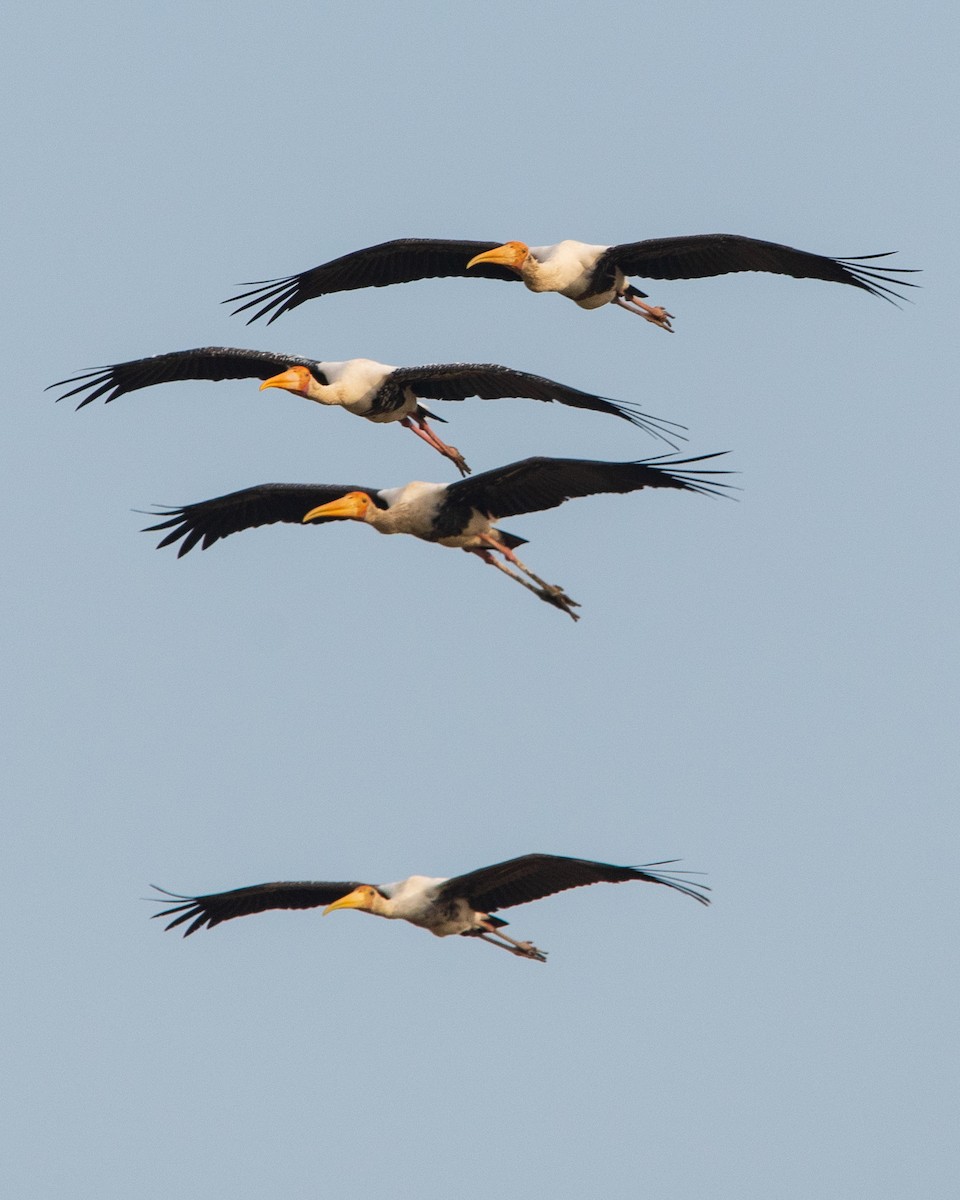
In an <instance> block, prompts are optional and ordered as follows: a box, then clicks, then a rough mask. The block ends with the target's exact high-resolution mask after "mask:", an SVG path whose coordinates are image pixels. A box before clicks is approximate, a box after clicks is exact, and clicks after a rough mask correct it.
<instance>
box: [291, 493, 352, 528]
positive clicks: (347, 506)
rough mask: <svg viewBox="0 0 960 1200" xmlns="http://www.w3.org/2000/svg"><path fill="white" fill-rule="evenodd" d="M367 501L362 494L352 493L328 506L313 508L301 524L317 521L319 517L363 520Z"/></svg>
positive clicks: (332, 501) (331, 502) (302, 519)
mask: <svg viewBox="0 0 960 1200" xmlns="http://www.w3.org/2000/svg"><path fill="white" fill-rule="evenodd" d="M366 499H367V498H366V496H363V495H362V493H361V495H357V493H356V492H351V493H350V494H349V495H347V496H341V497H340V499H339V500H331V501H330V502H329V503H328V504H321V505H319V506H318V507H317V508H311V509H310V511H309V512H308V513H307V515H306V516H305V517H302V518H301V521H300V523H301V524H302V525H305V524H306V523H307V522H308V521H315V520H316V519H317V517H347V518H352V519H353V520H355V521H357V520H362V518H363V514H364V513H365V512H366V509H367V505H366V503H365V501H366Z"/></svg>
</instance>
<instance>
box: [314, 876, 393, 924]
mask: <svg viewBox="0 0 960 1200" xmlns="http://www.w3.org/2000/svg"><path fill="white" fill-rule="evenodd" d="M383 900H384V897H383V896H381V895H380V893H379V892H378V891H377V889H376V888H375V887H371V886H370V884H368V883H364V884H361V885H360V887H358V888H354V889H353V891H352V892H348V893H347V895H346V896H341V897H340V899H339V900H334V902H333V903H332V904H328V905H327V907H326V908H325V909H324V910H323V915H324V916H326V915H327V913H331V912H334V911H335V910H336V909H338V908H359V909H360V911H361V912H368V913H378V912H379V910H380V908H381V907H382V905H383Z"/></svg>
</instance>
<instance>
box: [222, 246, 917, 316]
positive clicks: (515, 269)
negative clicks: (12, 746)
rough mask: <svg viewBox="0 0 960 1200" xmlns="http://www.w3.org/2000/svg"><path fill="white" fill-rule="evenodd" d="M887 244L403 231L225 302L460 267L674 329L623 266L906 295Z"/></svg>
mask: <svg viewBox="0 0 960 1200" xmlns="http://www.w3.org/2000/svg"><path fill="white" fill-rule="evenodd" d="M892 253H894V251H887V252H886V253H884V254H865V255H861V256H859V257H852V258H851V257H843V258H830V257H828V256H826V255H823V254H811V253H809V252H808V251H806V250H794V249H793V247H791V246H781V245H779V244H778V243H777V242H763V241H759V240H758V239H757V238H748V237H741V236H739V235H738V234H733V233H701V234H695V235H693V236H690V237H670V238H650V239H648V240H646V241H643V242H625V243H624V244H623V245H620V246H592V245H588V244H587V243H586V242H575V241H569V240H568V241H563V242H558V243H557V244H556V245H555V246H528V245H527V244H526V243H525V242H467V241H448V240H446V239H444V238H399V239H397V240H396V241H391V242H381V243H380V245H378V246H368V247H366V249H364V250H355V251H354V252H353V253H352V254H345V255H343V257H342V258H335V259H333V260H332V261H331V262H328V263H323V264H321V265H320V266H319V267H313V268H312V269H311V270H309V271H303V272H301V273H300V274H299V275H288V276H286V277H285V278H280V279H265V280H261V281H259V282H257V283H252V284H249V285H247V286H249V287H250V288H251V290H250V291H247V292H240V293H239V294H238V295H236V296H231V297H230V298H229V299H227V300H225V301H224V304H237V303H238V301H242V303H240V304H239V305H238V307H237V308H235V309H233V312H234V314H236V313H242V312H247V311H248V310H249V309H254V310H255V311H254V312H253V314H252V315H251V316H250V317H249V319H248V322H247V323H248V324H249V323H250V322H253V321H257V320H259V319H260V317H264V316H267V315H268V314H269V317H270V321H275V320H276V319H277V317H279V316H280V315H281V314H282V313H285V312H289V311H290V310H291V309H293V308H296V307H297V306H298V305H300V304H303V303H304V301H306V300H312V299H314V297H316V296H325V295H327V294H328V293H329V292H346V291H352V290H354V289H355V288H366V287H387V286H389V285H390V284H393V283H409V282H410V281H411V280H414V279H437V278H440V277H448V276H453V275H461V276H469V277H475V276H478V277H481V278H484V279H506V280H521V281H522V282H523V283H525V284H526V286H527V287H528V288H529V289H530V291H532V292H559V293H560V295H561V296H567V297H568V298H569V299H571V300H573V301H574V302H575V303H576V304H578V305H579V306H580V307H581V308H600V307H601V306H602V305H604V304H610V303H613V304H617V305H619V306H620V307H621V308H625V309H626V310H627V311H628V312H633V313H636V314H637V315H638V316H641V317H643V319H644V320H645V321H650V322H651V323H652V324H654V325H657V326H659V328H661V329H666V330H670V329H671V328H672V327H671V325H670V318H671V317H672V315H673V314H672V313H668V312H667V311H666V309H664V308H662V307H659V306H653V305H649V304H646V303H644V300H645V298H646V296H647V293H646V292H641V291H640V290H639V289H638V288H636V287H635V286H634V285H633V284H632V283H630V282H629V281H628V279H627V276H628V275H636V276H639V277H640V278H642V279H704V278H706V277H708V276H712V275H727V274H730V273H731V272H740V271H764V272H767V273H770V274H774V275H792V276H793V277H794V278H795V279H823V280H826V281H828V282H830V283H847V284H852V285H853V286H854V287H858V288H862V289H863V290H864V291H866V292H869V293H870V294H871V295H873V296H882V297H883V298H884V299H886V300H890V301H891V302H893V301H895V300H898V299H903V298H904V297H903V296H901V294H900V293H899V292H898V291H896V290H895V286H896V287H916V286H917V285H916V284H912V283H909V282H907V281H906V280H904V279H902V278H901V276H903V275H905V274H915V272H913V271H910V270H908V269H906V268H903V267H886V266H884V268H883V269H882V270H880V269H878V267H877V266H876V265H875V261H874V260H876V259H880V258H887V257H888V256H889V255H890V254H892ZM894 285H895V286H894Z"/></svg>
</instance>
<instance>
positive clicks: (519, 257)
mask: <svg viewBox="0 0 960 1200" xmlns="http://www.w3.org/2000/svg"><path fill="white" fill-rule="evenodd" d="M529 255H530V247H529V246H527V245H526V244H525V243H524V242H504V244H503V245H502V246H495V247H494V248H493V249H492V250H485V251H484V252H483V254H477V255H476V256H475V257H473V258H471V259H470V261H469V262H468V263H467V267H468V269H469V268H470V267H476V266H479V265H480V263H496V264H497V266H499V267H509V268H510V270H511V271H516V272H517V274H518V275H519V274H520V272H521V271H522V270H523V264H524V263H525V262H526V261H527V258H528V257H529Z"/></svg>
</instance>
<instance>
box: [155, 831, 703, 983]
mask: <svg viewBox="0 0 960 1200" xmlns="http://www.w3.org/2000/svg"><path fill="white" fill-rule="evenodd" d="M675 861H676V860H675V859H671V860H670V861H668V862H656V863H647V864H645V865H644V866H641V867H616V866H613V865H611V864H610V863H599V862H590V861H588V860H587V859H584V858H563V857H561V856H559V855H556V854H524V855H522V856H521V857H520V858H511V859H509V860H508V861H507V862H502V863H496V864H495V865H494V866H491V867H480V869H479V870H477V871H471V872H469V874H467V875H457V876H455V877H454V878H453V879H433V878H430V877H429V876H426V875H411V876H410V878H409V879H404V880H402V881H401V882H400V883H386V884H371V883H312V882H305V883H260V884H256V885H255V886H254V887H244V888H236V889H235V890H234V891H232V892H216V893H214V894H212V895H209V896H180V895H178V894H177V893H176V892H167V891H165V889H163V888H156V889H155V890H156V891H158V892H163V894H164V896H166V897H168V899H166V900H157V903H158V904H169V903H170V900H176V901H177V903H176V904H174V905H172V906H171V907H169V908H166V909H164V910H163V912H158V913H154V914H153V916H154V917H161V918H162V917H173V920H172V921H170V923H169V924H168V925H167V926H166V928H167V929H175V928H176V927H177V926H178V925H183V924H186V922H188V921H189V922H190V923H189V924H188V925H187V928H186V929H185V930H184V931H183V936H184V937H189V936H190V934H191V933H196V931H197V930H198V929H203V928H204V927H206V928H208V929H212V928H213V927H214V925H219V924H220V922H221V921H230V920H232V919H233V918H234V917H246V916H249V914H250V913H258V912H265V911H267V910H268V909H271V908H320V907H321V906H324V907H323V912H324V916H326V914H327V913H330V912H336V911H337V910H338V909H342V908H355V909H357V910H358V911H359V912H367V913H372V914H373V915H374V916H377V917H387V918H389V919H391V920H400V921H409V922H410V924H411V925H418V926H419V927H420V928H421V929H428V930H429V931H430V932H431V933H432V934H434V935H435V936H436V937H449V936H450V935H451V934H455V933H456V934H460V935H461V936H462V937H476V938H481V939H482V940H483V941H485V942H489V943H490V945H492V946H499V947H500V948H501V949H503V950H506V951H508V952H509V953H510V954H515V955H517V957H518V958H530V959H533V960H534V961H535V962H546V961H547V956H546V954H545V952H544V951H542V950H538V949H537V947H536V946H534V945H533V943H532V942H520V941H517V940H516V939H515V938H512V937H510V936H509V935H508V934H505V933H504V932H503V927H504V926H505V925H506V924H507V922H506V921H504V920H502V919H501V918H500V917H496V916H494V915H493V913H494V912H495V911H497V910H498V909H501V908H513V907H514V906H515V905H517V904H528V903H529V902H530V901H531V900H542V899H543V897H544V896H552V895H554V894H555V893H556V892H563V891H566V890H567V889H568V888H575V887H584V886H586V885H587V884H591V883H626V882H627V881H628V880H633V879H636V880H639V881H640V882H641V883H659V884H662V885H663V886H664V887H668V888H672V889H673V890H674V891H676V892H680V893H681V894H682V895H684V896H690V897H691V898H692V899H693V900H697V901H698V902H699V903H700V904H709V903H710V901H709V899H708V897H707V896H706V895H704V893H705V892H708V891H709V890H710V889H709V888H708V887H706V886H705V885H704V884H702V883H689V882H687V881H686V880H685V879H683V878H681V876H682V875H683V874H685V872H676V871H674V872H664V871H654V870H653V869H652V868H654V867H669V866H672V865H673V863H674V862H675Z"/></svg>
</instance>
